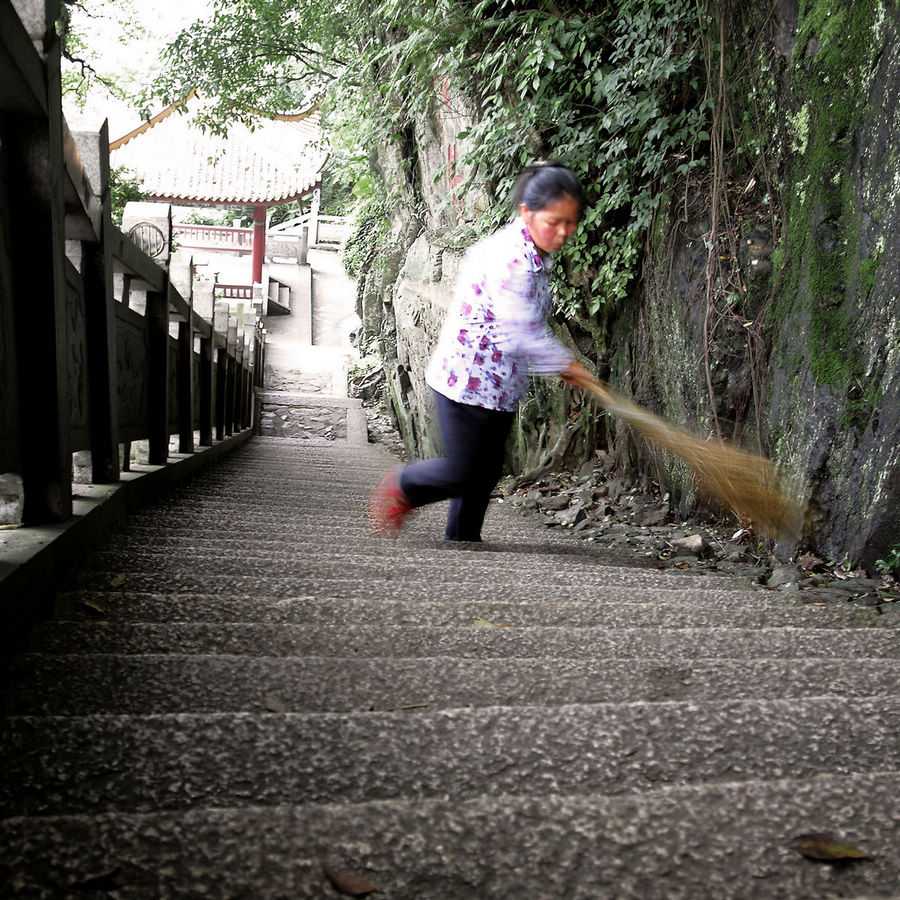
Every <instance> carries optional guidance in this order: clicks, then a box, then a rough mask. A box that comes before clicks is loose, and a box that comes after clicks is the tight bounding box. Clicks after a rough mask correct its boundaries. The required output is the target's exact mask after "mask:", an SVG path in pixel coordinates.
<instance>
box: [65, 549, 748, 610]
mask: <svg viewBox="0 0 900 900" xmlns="http://www.w3.org/2000/svg"><path fill="white" fill-rule="evenodd" d="M489 556H490V554H488V553H478V552H472V553H466V552H465V551H463V550H447V551H445V552H444V554H443V556H442V558H441V559H440V560H437V561H433V562H429V561H428V560H427V559H419V558H418V554H417V553H408V554H404V555H398V556H395V557H390V558H388V557H375V558H365V557H363V558H353V557H349V558H348V557H347V556H345V555H344V556H342V555H341V554H340V553H338V552H335V553H328V552H322V553H307V554H305V555H303V556H298V557H296V558H293V559H287V560H283V561H281V562H280V563H279V562H275V561H269V560H256V561H253V560H231V561H226V560H215V561H213V560H211V561H207V562H203V561H201V560H199V559H188V558H186V557H185V556H184V555H181V554H179V555H176V556H173V557H172V558H171V559H170V560H169V562H168V564H163V563H162V562H161V563H160V565H159V567H158V568H154V567H153V566H152V565H150V564H149V563H148V562H146V561H145V562H143V563H141V562H140V561H139V560H137V559H136V560H135V561H134V563H133V564H129V562H128V560H127V559H126V558H121V559H118V560H107V561H106V564H107V565H108V566H109V567H108V568H105V569H96V568H95V569H90V570H85V571H83V572H82V573H81V574H80V575H79V576H78V578H77V580H76V582H75V586H76V587H77V588H78V589H81V590H108V589H110V588H111V587H114V586H119V587H120V588H123V589H126V588H127V590H129V591H132V592H139V593H156V592H166V593H191V594H194V593H199V594H219V593H221V594H235V593H238V594H241V593H245V594H247V595H252V594H253V592H254V591H255V592H256V593H257V594H259V593H262V592H265V593H266V594H267V595H269V596H280V597H290V596H294V597H296V596H298V595H299V596H305V595H308V594H317V593H319V592H321V591H323V590H328V591H329V593H332V594H338V595H343V596H359V597H366V596H372V595H373V594H374V595H378V596H381V595H383V594H384V593H385V592H386V591H387V592H390V593H391V594H392V595H395V596H403V592H404V591H406V590H417V593H421V589H422V588H434V589H435V591H440V590H441V586H454V588H455V595H456V596H463V597H465V596H469V597H474V596H479V595H484V594H485V593H486V592H492V591H493V587H494V586H495V585H496V586H497V587H498V588H500V589H501V590H503V591H504V592H507V593H510V592H512V593H515V594H517V595H518V596H526V597H532V598H533V599H534V600H538V601H539V600H543V599H550V597H551V596H553V595H556V596H558V594H559V590H560V589H562V593H563V594H564V595H565V596H568V597H570V598H579V597H582V598H584V597H592V596H597V595H600V596H602V595H603V594H605V593H606V591H608V590H609V588H610V586H611V585H632V586H638V585H639V586H642V587H644V588H645V589H647V590H652V589H655V588H662V589H669V590H672V589H679V588H680V589H684V590H685V591H690V590H692V589H697V590H707V589H715V590H728V589H736V588H738V587H739V584H738V583H736V582H735V580H733V579H729V578H716V577H705V576H703V575H701V574H698V575H696V576H687V577H683V576H681V575H676V574H673V573H671V572H659V571H656V570H653V569H627V568H624V567H614V566H602V565H596V564H595V565H594V566H590V567H585V568H584V569H583V570H581V571H572V570H571V569H570V568H569V566H568V565H566V566H563V565H557V566H553V567H551V568H546V564H545V569H544V571H541V570H540V568H539V567H537V566H535V565H533V564H531V565H528V566H525V565H524V564H523V565H522V566H521V567H516V568H514V569H511V568H510V567H509V566H507V565H504V564H503V563H502V562H498V561H494V562H491V561H486V560H487V557H489ZM122 576H124V580H123V577H122Z"/></svg>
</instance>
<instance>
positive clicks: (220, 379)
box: [213, 300, 231, 441]
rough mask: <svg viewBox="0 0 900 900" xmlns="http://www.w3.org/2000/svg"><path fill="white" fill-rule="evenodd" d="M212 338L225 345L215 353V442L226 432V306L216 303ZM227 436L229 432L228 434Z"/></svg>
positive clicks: (222, 302) (220, 302)
mask: <svg viewBox="0 0 900 900" xmlns="http://www.w3.org/2000/svg"><path fill="white" fill-rule="evenodd" d="M213 336H214V339H215V337H216V336H218V337H219V339H220V340H221V341H222V342H223V343H224V344H225V345H226V346H225V347H220V348H218V350H217V353H216V440H217V441H221V440H223V439H224V437H225V432H226V418H227V416H226V410H227V405H228V404H227V395H228V391H227V388H228V350H227V341H228V304H227V303H225V302H224V301H221V300H220V301H217V302H216V304H215V313H214V315H213ZM228 433H229V434H230V433H231V432H228Z"/></svg>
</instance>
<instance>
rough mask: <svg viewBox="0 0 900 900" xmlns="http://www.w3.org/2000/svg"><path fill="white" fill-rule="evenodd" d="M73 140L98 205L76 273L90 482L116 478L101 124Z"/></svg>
mask: <svg viewBox="0 0 900 900" xmlns="http://www.w3.org/2000/svg"><path fill="white" fill-rule="evenodd" d="M76 140H77V142H78V150H79V153H80V155H81V158H82V160H83V162H84V165H85V168H86V170H87V175H88V177H89V178H90V180H91V186H92V187H93V189H94V191H95V193H96V194H97V195H98V197H99V198H100V201H101V207H102V217H101V223H100V236H99V237H100V239H99V241H96V242H94V241H85V242H83V243H82V260H83V266H82V277H83V279H84V302H85V322H86V331H87V335H86V340H87V366H88V389H89V392H90V410H91V480H92V481H93V482H94V483H95V484H104V483H108V482H115V481H118V480H119V445H118V440H117V435H118V433H119V425H118V396H117V391H118V375H117V370H118V367H117V349H116V310H115V303H116V301H115V297H114V296H113V260H112V241H111V239H110V231H111V227H112V226H111V221H110V194H109V149H108V148H109V131H108V127H107V123H106V122H104V123H103V126H102V128H101V129H100V133H99V134H96V133H94V132H82V133H80V134H78V135H77V136H76Z"/></svg>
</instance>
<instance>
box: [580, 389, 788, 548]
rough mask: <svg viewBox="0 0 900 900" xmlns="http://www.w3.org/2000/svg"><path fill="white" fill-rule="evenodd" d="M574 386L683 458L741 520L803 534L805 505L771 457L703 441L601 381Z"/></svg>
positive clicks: (777, 532)
mask: <svg viewBox="0 0 900 900" xmlns="http://www.w3.org/2000/svg"><path fill="white" fill-rule="evenodd" d="M570 382H571V383H574V384H577V385H578V386H579V387H581V388H583V389H584V390H586V391H588V392H589V393H591V394H593V395H594V397H596V398H597V400H599V401H600V403H601V404H602V405H603V406H604V407H605V408H606V410H607V411H608V412H610V413H612V414H613V415H615V416H618V417H619V418H621V419H624V420H625V421H626V422H628V424H629V425H631V426H633V427H634V428H636V429H637V430H638V431H639V432H640V433H641V434H642V435H644V437H645V438H647V439H648V440H650V441H651V442H653V443H654V444H658V445H659V446H661V447H664V448H665V449H667V450H670V451H671V452H672V453H674V454H676V455H677V456H679V457H681V459H683V460H684V461H685V462H686V463H687V464H688V466H690V468H691V469H692V471H693V472H694V474H695V476H696V477H697V480H698V482H699V484H700V487H701V489H702V490H703V491H704V492H705V493H707V494H708V495H711V496H713V497H716V498H717V499H718V500H720V501H721V502H722V503H723V504H724V505H725V506H727V507H729V508H731V509H732V510H733V511H734V512H735V513H737V514H738V516H739V517H744V518H746V519H749V520H750V521H751V522H752V524H753V525H754V526H755V528H756V529H757V530H759V531H763V532H765V533H766V534H769V535H771V536H774V537H778V538H793V539H796V538H797V537H798V536H799V533H800V525H801V523H802V521H803V507H802V506H801V505H800V503H798V502H797V500H796V499H794V498H793V497H791V496H790V495H789V494H788V492H787V491H786V490H785V488H784V484H783V481H782V479H781V477H780V476H779V475H778V473H777V471H776V470H775V467H774V466H773V465H772V463H771V462H769V461H768V460H767V459H764V458H763V457H761V456H755V455H754V454H752V453H747V452H746V451H744V450H739V449H737V448H736V447H732V446H729V445H728V444H725V443H723V442H722V441H703V440H700V438H697V437H695V436H694V435H692V434H690V433H688V432H687V431H685V430H684V429H682V428H678V427H676V426H675V425H672V424H670V423H669V422H667V421H666V420H665V419H662V418H660V417H659V416H657V415H654V414H653V413H651V412H648V411H647V410H646V409H643V408H642V407H640V406H638V405H637V404H636V403H632V401H630V400H628V399H626V398H625V397H623V396H621V395H620V394H617V393H615V392H614V391H613V390H611V389H610V388H609V386H608V385H606V384H604V383H602V382H600V381H597V380H596V379H593V378H591V379H585V378H572V379H570Z"/></svg>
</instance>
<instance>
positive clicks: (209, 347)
mask: <svg viewBox="0 0 900 900" xmlns="http://www.w3.org/2000/svg"><path fill="white" fill-rule="evenodd" d="M212 368H213V340H212V337H202V338H200V376H199V378H198V379H197V391H198V393H199V395H200V396H199V403H200V421H199V428H200V446H201V447H211V446H212V442H213V432H212V421H213V415H212V403H213V395H212Z"/></svg>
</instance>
